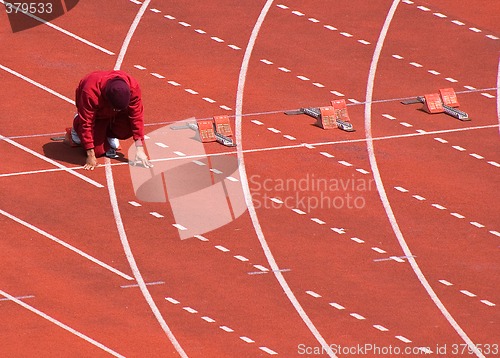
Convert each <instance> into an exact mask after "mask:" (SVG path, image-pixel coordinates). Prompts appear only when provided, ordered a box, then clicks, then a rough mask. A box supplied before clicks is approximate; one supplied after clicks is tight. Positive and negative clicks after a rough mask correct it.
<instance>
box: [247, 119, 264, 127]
mask: <svg viewBox="0 0 500 358" xmlns="http://www.w3.org/2000/svg"><path fill="white" fill-rule="evenodd" d="M250 122H252V123H254V124H256V125H258V126H262V125H264V123H262V122H261V121H258V120H256V119H252V120H251V121H250Z"/></svg>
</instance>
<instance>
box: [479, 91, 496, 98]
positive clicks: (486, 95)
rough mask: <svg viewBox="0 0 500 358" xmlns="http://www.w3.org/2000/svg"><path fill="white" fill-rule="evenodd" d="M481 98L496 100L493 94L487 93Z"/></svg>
mask: <svg viewBox="0 0 500 358" xmlns="http://www.w3.org/2000/svg"><path fill="white" fill-rule="evenodd" d="M481 96H484V97H486V98H495V96H493V95H492V94H489V93H486V92H484V93H481Z"/></svg>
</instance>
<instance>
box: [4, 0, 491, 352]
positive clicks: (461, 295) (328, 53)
mask: <svg viewBox="0 0 500 358" xmlns="http://www.w3.org/2000/svg"><path fill="white" fill-rule="evenodd" d="M265 4H266V3H265V1H262V0H261V1H239V2H235V1H229V0H214V1H209V2H200V1H183V2H171V1H162V0H153V1H152V2H151V4H149V6H148V9H147V10H146V12H145V13H144V16H143V17H142V18H141V19H140V23H139V25H138V27H137V30H136V31H135V33H134V35H133V37H132V40H131V43H130V46H129V47H128V48H127V52H126V54H125V58H124V62H123V64H122V65H121V69H123V70H125V71H127V72H129V73H131V74H132V75H133V76H135V77H136V78H137V79H138V80H139V81H140V83H141V85H142V89H143V95H144V101H145V106H146V113H147V123H148V127H147V128H148V132H152V131H154V130H156V129H161V128H162V127H163V126H164V125H165V122H166V123H170V122H173V121H179V120H182V119H185V118H189V117H197V118H206V117H212V116H213V115H217V114H229V115H234V114H235V112H236V110H237V108H238V106H237V104H236V98H237V88H238V79H239V74H240V69H241V67H242V63H243V61H244V53H245V49H246V48H247V45H248V43H249V39H250V36H251V33H252V29H253V28H254V26H255V25H256V21H257V18H258V17H259V14H261V11H262V10H263V7H264V5H265ZM278 5H279V6H278ZM283 5H285V6H283ZM391 5H392V2H391V1H389V0H384V1H365V0H354V1H353V0H350V1H347V0H344V1H331V0H330V1H327V0H322V1H321V0H315V1H307V2H305V4H304V2H301V1H297V0H287V1H286V2H274V3H273V4H272V6H271V8H270V10H269V12H268V13H267V16H266V17H265V20H264V22H263V23H262V27H261V29H260V32H259V34H258V37H257V40H256V42H255V46H254V48H253V52H252V53H251V57H250V61H249V63H248V73H247V77H246V83H245V88H244V96H243V107H242V111H243V114H245V115H244V116H243V117H242V127H241V133H242V141H241V142H240V143H239V146H240V147H239V149H243V151H245V152H243V158H244V160H245V167H244V168H240V170H244V171H246V175H247V178H248V183H241V182H238V183H233V184H232V185H237V186H240V185H248V186H249V188H250V190H251V192H252V196H253V203H254V206H255V210H256V211H255V212H256V217H253V220H252V217H251V215H250V214H249V212H245V213H244V214H243V215H241V216H240V217H238V218H237V219H236V220H234V221H232V222H231V223H229V224H227V225H225V226H223V227H221V228H219V229H217V230H214V231H211V232H208V233H201V234H203V237H204V238H205V240H206V241H203V240H202V239H197V238H191V239H187V240H180V239H179V234H178V231H177V229H176V228H175V227H173V226H172V224H175V220H174V217H173V215H172V211H171V208H170V206H169V205H168V204H165V203H151V202H144V201H141V200H139V199H137V198H136V197H135V194H134V190H133V187H132V181H131V177H130V173H129V168H128V167H127V165H114V166H112V167H111V166H108V173H106V172H105V165H104V164H105V161H104V160H103V159H101V163H102V165H101V166H100V167H99V168H98V169H97V170H96V171H94V172H84V171H83V170H82V169H81V166H80V165H82V164H83V162H84V156H83V153H82V151H81V150H79V149H69V148H66V147H64V146H63V145H62V144H60V143H54V142H51V141H50V137H51V136H52V134H53V133H61V132H62V130H63V128H64V127H66V126H67V125H68V124H69V123H70V122H71V117H72V114H73V112H74V108H73V105H72V104H71V103H68V101H65V100H64V99H61V98H59V97H57V96H55V95H54V94H53V93H49V92H48V90H52V91H55V92H56V93H58V94H61V95H62V96H65V97H67V98H69V102H71V101H70V100H72V99H73V92H74V88H75V87H76V84H77V83H78V81H79V79H80V78H81V77H82V76H83V75H84V74H86V73H87V72H90V71H92V70H96V69H109V68H113V67H114V66H115V64H116V62H117V54H118V53H119V52H120V48H121V47H122V44H123V41H124V39H125V36H126V34H127V32H128V31H129V28H130V26H131V24H132V22H133V20H134V18H135V17H136V14H137V13H138V11H139V9H140V7H141V5H140V4H138V3H136V2H130V1H127V0H113V1H106V2H105V5H103V2H102V1H96V0H87V1H81V2H80V3H79V4H78V6H76V7H75V8H74V9H73V10H72V11H70V12H68V13H67V14H66V15H64V16H62V17H60V18H58V19H56V20H54V21H53V23H54V24H55V25H57V26H58V27H59V28H61V29H64V30H67V31H69V32H71V33H73V34H76V35H78V36H80V37H81V38H84V39H86V40H88V41H90V42H92V43H94V44H97V45H99V46H101V47H103V48H104V49H107V50H109V51H112V52H113V53H115V54H114V55H109V54H107V53H105V52H103V51H101V50H98V49H96V48H94V47H91V46H89V45H88V44H85V43H83V42H82V41H80V40H77V39H75V38H73V37H70V36H68V35H66V34H64V33H62V32H61V31H60V30H58V29H54V28H51V27H49V26H47V25H41V26H38V27H35V28H32V29H30V30H26V31H23V32H19V33H15V34H13V33H11V31H10V28H9V26H8V22H7V17H6V15H5V14H1V15H0V34H1V38H2V42H1V45H0V46H1V48H2V51H1V55H0V65H1V66H2V67H0V68H1V70H0V80H1V83H2V86H0V91H1V92H0V93H1V98H3V100H2V106H1V107H0V135H2V136H5V137H7V139H6V138H4V139H3V140H0V153H1V158H2V164H1V166H0V210H1V211H0V214H1V215H0V224H1V227H2V231H1V232H2V235H1V236H2V238H1V239H0V260H1V261H0V262H1V265H2V274H1V275H0V299H1V301H0V314H1V316H2V318H3V320H2V321H3V324H2V332H1V334H0V355H1V356H2V357H35V356H36V357H98V356H103V357H104V356H108V355H110V354H115V355H122V356H127V357H176V356H179V355H181V354H182V351H184V352H185V354H186V355H187V356H189V357H267V356H269V355H273V354H278V355H279V356H282V357H297V356H308V357H312V356H327V355H328V351H327V349H326V345H329V346H330V347H331V349H332V352H330V353H329V354H330V356H335V354H336V355H337V356H339V357H340V356H348V355H347V354H345V353H346V352H345V351H340V352H339V351H338V348H339V346H342V347H346V348H348V349H352V350H353V351H351V354H349V356H378V357H387V356H391V355H394V356H396V355H397V354H396V353H397V352H399V350H401V355H403V353H405V352H409V354H406V356H417V355H423V354H424V350H423V348H422V350H418V348H419V347H428V348H429V351H428V352H430V351H432V353H429V354H428V355H427V356H434V357H452V356H460V357H469V356H483V355H484V356H487V357H493V356H498V354H499V353H498V352H499V350H500V347H499V345H500V333H499V332H500V320H499V318H500V314H499V311H498V310H499V305H500V289H499V287H500V275H499V271H500V251H499V248H500V233H499V232H500V220H499V212H500V210H499V199H500V197H499V194H498V187H499V185H500V176H499V174H498V171H499V170H500V168H499V166H500V165H499V164H498V163H500V151H499V146H498V144H499V141H498V140H499V128H498V123H499V118H498V110H499V109H498V105H497V103H498V98H497V97H498V89H497V88H496V87H497V83H498V82H497V81H498V76H499V65H498V53H499V50H500V46H499V44H500V42H499V41H500V40H499V39H498V37H499V36H500V24H499V22H498V13H500V4H498V3H497V2H496V1H487V0H481V1H474V2H473V4H472V2H456V1H451V0H440V1H437V0H418V1H415V2H412V1H405V2H401V3H400V4H399V5H398V7H397V9H396V12H395V15H394V18H393V20H392V22H391V23H390V27H389V30H388V32H387V36H386V37H385V41H383V42H382V39H381V42H380V45H382V44H383V47H382V51H381V53H380V59H379V61H378V62H377V63H376V65H377V67H376V73H375V77H374V79H375V81H374V87H373V88H374V91H373V100H374V103H372V104H365V103H364V102H365V100H366V99H367V86H368V81H369V78H370V74H369V71H370V66H371V64H372V59H373V58H374V51H375V48H376V45H377V40H378V39H379V36H380V33H381V30H382V28H383V25H384V22H385V21H386V18H387V16H388V13H389V9H390V7H391ZM153 9H157V11H154V10H153ZM325 26H326V27H325ZM200 29H201V30H203V32H201V31H195V30H200ZM230 45H231V47H230ZM137 65H139V66H142V67H143V68H144V69H142V70H141V69H139V68H137V67H135V66H137ZM8 69H10V70H12V71H15V72H16V73H18V74H20V75H22V76H25V77H24V78H21V77H19V76H15V75H13V73H12V71H9V70H8ZM151 73H153V74H160V75H161V76H163V77H164V78H158V77H155V76H154V75H151ZM297 76H304V77H302V79H301V78H299V77H297ZM28 79H31V80H32V81H31V82H30V81H29V80H28ZM33 81H34V82H36V83H38V84H40V85H43V86H45V87H44V88H40V87H37V86H35V85H34V84H33ZM168 81H175V83H177V84H179V85H177V86H174V85H172V84H171V83H169V82H168ZM445 87H454V88H455V90H456V91H458V92H459V95H458V98H459V101H460V104H461V108H462V109H463V110H465V111H467V112H468V113H469V116H470V117H471V118H472V121H470V122H460V121H458V120H455V119H453V118H451V117H448V116H446V115H444V114H443V115H441V114H438V115H428V114H425V113H424V112H421V111H419V110H417V108H418V107H419V106H418V105H412V106H403V105H401V104H400V103H399V100H398V99H399V98H407V97H415V96H417V95H423V94H426V93H431V92H436V91H437V89H439V88H445ZM472 87H474V88H475V89H476V90H474V89H472ZM186 89H191V90H194V91H196V92H197V94H192V93H189V92H186ZM462 92H463V93H462ZM202 98H204V99H202ZM207 98H208V99H211V100H212V101H209V100H207ZM334 98H345V99H346V100H347V103H349V113H350V116H351V119H352V122H353V125H354V127H355V128H356V129H357V131H356V132H354V133H346V132H342V131H340V130H331V131H326V130H321V129H319V128H317V127H315V126H312V123H313V121H311V118H310V117H306V116H295V117H289V116H285V115H284V114H283V113H282V112H283V111H284V110H287V109H296V108H300V107H313V106H322V105H327V104H328V101H329V100H331V99H334ZM381 100H383V101H381ZM213 101H215V102H214V103H211V102H213ZM220 106H227V107H228V108H227V109H223V108H222V107H220ZM368 109H371V116H369V115H368V113H369V111H368ZM263 112H265V113H263ZM255 113H260V114H255ZM233 118H234V117H233ZM369 122H371V136H372V137H373V138H374V141H373V145H374V156H373V157H372V158H371V160H370V156H369V151H368V149H367V148H368V144H369V141H368V140H366V138H367V136H368V135H369V133H367V132H366V131H365V124H366V123H369ZM270 129H271V130H270ZM381 137H384V138H381ZM387 137H388V138H387ZM16 143H18V144H20V145H21V146H22V147H19V146H17V147H16V146H14V144H16ZM167 144H169V143H167ZM170 144H171V143H170ZM303 144H311V146H307V147H306V146H304V145H303ZM129 145H130V143H128V142H124V143H122V146H123V147H124V150H123V152H124V153H125V154H126V153H127V149H128V147H129ZM266 148H268V149H273V148H274V150H266ZM252 149H259V150H258V151H247V150H252ZM28 150H31V151H34V152H35V153H30V152H28ZM148 150H150V152H153V151H154V153H155V155H156V157H155V158H156V159H158V158H170V157H175V154H174V153H173V152H174V151H175V150H176V148H175V147H172V146H171V147H170V148H165V149H164V150H163V151H161V150H160V149H158V148H157V147H156V146H155V145H154V144H153V143H151V142H150V144H149V145H148ZM206 151H207V152H210V153H219V152H227V151H229V150H226V149H224V148H222V147H220V146H218V145H217V144H210V145H207V146H206ZM36 153H38V154H39V155H41V156H44V157H45V158H51V159H52V160H55V161H56V162H57V163H59V164H60V166H61V165H62V166H64V167H65V168H72V169H74V171H75V172H76V173H79V174H82V175H84V176H86V177H88V178H90V179H92V180H93V181H95V182H97V183H99V184H101V185H102V186H103V187H97V186H95V185H92V184H91V183H89V182H86V181H84V180H82V179H81V178H78V177H76V176H75V175H71V173H69V172H67V171H64V170H61V169H60V168H57V167H56V166H55V165H54V164H51V163H48V162H47V161H44V160H42V159H40V158H39V157H36V156H35V155H34V154H36ZM186 154H188V155H189V154H197V153H196V152H192V153H186ZM231 156H232V157H234V158H236V152H235V153H234V154H231ZM113 164H116V163H113ZM375 165H376V166H375ZM109 169H112V171H109ZM377 171H379V172H380V177H379V179H380V180H379V181H376V180H375V178H376V174H374V173H376V172H377ZM110 173H111V174H110ZM229 174H230V173H222V174H221V175H226V176H227V175H229ZM110 175H112V178H111V176H110ZM316 179H317V180H324V181H325V180H327V181H328V183H329V186H328V188H322V189H321V190H319V189H318V188H314V187H312V183H313V182H314V180H316ZM287 182H288V183H289V184H290V186H289V187H286V186H285V187H283V186H280V184H283V183H287ZM293 183H295V184H298V183H302V185H305V186H306V187H303V186H302V187H300V188H299V189H298V190H295V188H294V187H293V185H292V184H293ZM306 184H307V185H306ZM377 184H379V185H377ZM113 185H114V188H115V189H116V192H114V191H113V188H112V187H113ZM335 185H340V186H341V185H347V187H346V188H342V187H335ZM382 185H383V186H382ZM383 188H385V194H384V192H383V191H382V189H383ZM381 193H382V194H381ZM114 195H116V199H117V204H118V205H117V207H118V209H119V214H120V215H119V216H117V213H116V211H115V212H113V205H112V200H113V198H114ZM385 196H386V197H387V199H388V200H387V201H386V202H385V205H386V207H385V208H384V205H383V202H382V201H381V197H382V198H384V197H385ZM325 197H326V199H324V200H327V199H328V200H330V201H323V202H322V205H317V202H316V201H315V200H319V199H320V198H325ZM335 198H336V199H335ZM348 198H351V199H352V200H353V201H352V202H351V201H350V202H349V203H348V202H347V199H348ZM271 199H273V200H274V201H272V200H271ZM354 199H356V200H357V201H354ZM279 200H282V201H284V203H283V204H281V205H279V204H278V203H279ZM308 200H309V201H308ZM334 200H336V201H334ZM131 201H134V202H137V203H139V204H140V205H141V206H133V205H131V204H130V203H129V202H131ZM277 202H278V203H277ZM307 203H309V204H310V205H307ZM313 204H314V205H313ZM387 205H390V208H392V212H393V214H394V218H395V220H392V221H391V219H390V218H389V217H390V215H389V216H388V214H387V210H386V209H387ZM115 209H116V207H115ZM294 210H295V211H294ZM250 211H251V210H250ZM151 212H156V213H160V214H162V216H163V217H162V218H156V217H154V216H152V215H150V213H151ZM256 218H257V219H258V222H259V223H260V228H261V231H259V230H260V229H259V228H258V227H256V226H255V224H256ZM120 220H121V222H123V225H124V231H122V235H121V236H120V234H119V232H120ZM397 228H399V230H400V232H401V234H402V235H400V236H399V240H398V235H396V234H395V231H396V232H397V230H398V229H397ZM123 234H125V235H126V240H128V243H129V244H130V248H131V253H132V254H133V256H134V258H135V261H136V262H137V266H138V270H139V272H140V274H141V275H142V278H143V279H144V281H145V282H147V283H156V284H155V285H148V286H146V287H147V290H148V292H149V294H150V295H151V297H152V300H151V301H150V302H149V303H150V304H148V302H147V300H146V299H145V295H143V293H142V292H141V289H140V288H139V287H137V286H133V287H127V286H130V285H136V284H137V281H136V280H139V281H140V278H139V277H138V276H137V272H136V271H134V270H133V269H132V268H131V266H130V261H131V257H130V254H129V258H128V259H127V256H126V251H125V250H124V247H126V243H125V241H124V237H125V235H123ZM58 240H61V241H58ZM264 240H265V242H266V243H267V245H268V246H269V251H266V250H265V249H264V248H263V246H262V244H263V243H264ZM124 244H125V246H124ZM70 245H71V246H70ZM402 245H403V246H404V245H407V246H408V249H409V250H410V251H411V254H412V255H413V256H414V257H413V258H408V257H405V256H406V255H407V253H408V252H409V251H406V252H405V251H404V249H403V248H402ZM224 248H225V249H227V250H229V251H227V250H224ZM85 254H87V255H89V256H87V257H84V256H82V255H85ZM270 255H272V256H273V257H274V259H275V260H276V264H277V267H279V268H280V269H282V270H285V271H283V272H281V273H278V272H276V273H273V272H269V271H266V272H265V273H264V272H263V271H259V270H265V269H267V270H271V269H272V268H273V265H272V264H271V263H270V262H269V261H268V259H269V258H270V257H271V256H270ZM235 256H236V257H235ZM391 257H392V258H391ZM399 257H402V258H399ZM398 258H399V259H398ZM244 259H246V260H247V261H245V260H244ZM398 261H401V262H398ZM106 265H109V266H106ZM254 265H257V267H255V266H254ZM258 265H260V266H258ZM416 265H418V267H419V269H420V270H421V271H420V272H421V274H422V275H421V276H420V279H419V277H418V275H417V273H418V272H419V271H418V269H417V270H416V267H417V266H416ZM249 273H250V274H249ZM257 273H258V274H257ZM282 279H283V280H285V281H286V283H287V285H288V286H287V287H288V288H287V289H284V288H283V286H282V285H281V284H283V282H285V281H283V280H282ZM280 280H281V281H280ZM280 282H281V284H280ZM426 285H427V286H426ZM143 291H144V290H143ZM11 296H13V297H17V299H15V300H13V299H11V298H12V297H11ZM146 296H147V294H146ZM432 296H434V299H432ZM152 302H154V304H151V303H152ZM292 302H294V303H295V304H293V303H292ZM23 304H24V306H23ZM152 305H153V306H156V307H157V308H158V312H157V315H156V316H155V315H154V314H153V309H152V307H151V306H152ZM299 305H300V307H301V309H299ZM34 310H36V312H38V313H39V314H38V315H37V314H35V313H34ZM301 310H303V311H301ZM299 311H300V312H301V313H300V314H299ZM160 316H161V317H160ZM162 319H163V320H164V321H165V323H166V325H168V328H169V329H170V330H171V332H172V333H173V335H174V336H175V339H176V340H177V341H178V344H179V346H178V347H177V350H176V347H175V345H174V344H173V343H172V341H171V339H170V338H172V337H169V336H168V335H167V333H166V329H162V326H161V324H160V322H161V320H162ZM54 320H57V322H59V323H60V324H59V325H58V324H57V322H55V321H54ZM308 320H310V324H309V325H307V324H306V323H305V322H306V321H308ZM61 324H63V325H65V326H64V327H61ZM163 328H165V327H163ZM72 330H74V331H72ZM78 332H79V333H78ZM313 332H316V333H315V334H313ZM82 334H83V335H85V337H88V338H87V340H85V339H84V338H82V336H81V335H82ZM89 339H92V340H94V341H89ZM321 342H323V345H324V347H323V348H321ZM467 344H469V346H467ZM365 345H372V346H377V349H379V351H376V352H374V351H366V352H363V350H362V349H363V348H365ZM471 345H477V347H478V348H477V349H476V350H475V351H469V349H471V348H472V346H471ZM179 347H182V348H179ZM358 348H359V349H361V350H357V349H358ZM391 349H392V350H391ZM408 349H409V351H406V350H408ZM481 352H482V353H481ZM495 352H496V354H495ZM419 353H420V354H419Z"/></svg>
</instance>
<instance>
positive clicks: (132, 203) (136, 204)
mask: <svg viewBox="0 0 500 358" xmlns="http://www.w3.org/2000/svg"><path fill="white" fill-rule="evenodd" d="M128 203H129V204H130V205H132V206H135V207H136V208H138V207H139V206H142V205H141V204H139V203H138V202H136V201H129V202H128Z"/></svg>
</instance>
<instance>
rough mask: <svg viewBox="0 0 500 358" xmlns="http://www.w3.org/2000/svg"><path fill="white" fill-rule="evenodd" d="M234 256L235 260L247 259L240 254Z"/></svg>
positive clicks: (243, 260) (244, 260) (245, 260)
mask: <svg viewBox="0 0 500 358" xmlns="http://www.w3.org/2000/svg"><path fill="white" fill-rule="evenodd" d="M234 258H235V259H237V260H240V261H242V262H247V261H249V260H248V259H247V258H246V257H245V256H241V255H236V256H234Z"/></svg>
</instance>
